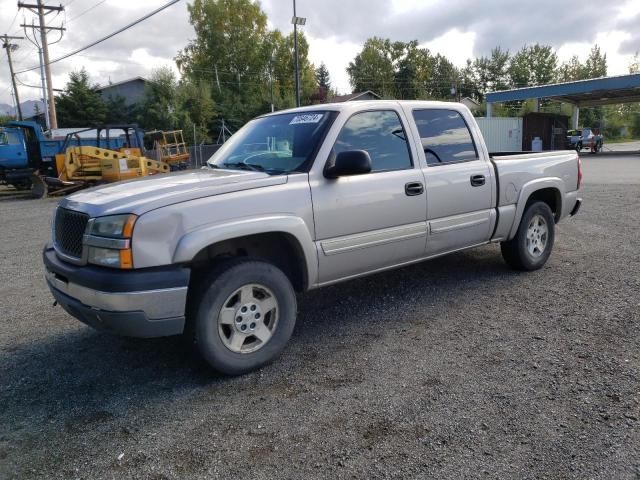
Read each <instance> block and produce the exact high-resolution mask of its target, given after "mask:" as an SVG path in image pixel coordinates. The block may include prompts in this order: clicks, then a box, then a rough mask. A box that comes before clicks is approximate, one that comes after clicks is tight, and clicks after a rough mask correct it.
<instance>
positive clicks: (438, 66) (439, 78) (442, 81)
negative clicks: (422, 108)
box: [427, 54, 460, 99]
mask: <svg viewBox="0 0 640 480" xmlns="http://www.w3.org/2000/svg"><path fill="white" fill-rule="evenodd" d="M431 64H432V67H431V70H432V75H431V82H430V84H428V88H427V92H428V96H429V98H437V99H450V98H451V88H452V87H454V86H456V87H457V86H458V83H459V77H460V72H458V70H457V69H456V67H455V66H454V65H453V63H451V62H450V61H449V60H448V59H447V58H446V57H445V56H443V55H440V54H437V55H436V56H435V57H433V58H432V62H431Z"/></svg>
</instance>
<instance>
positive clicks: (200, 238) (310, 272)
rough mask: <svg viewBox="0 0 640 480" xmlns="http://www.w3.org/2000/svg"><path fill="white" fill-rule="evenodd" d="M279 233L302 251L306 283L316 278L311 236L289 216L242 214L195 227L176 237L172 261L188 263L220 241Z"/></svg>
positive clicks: (315, 257)
mask: <svg viewBox="0 0 640 480" xmlns="http://www.w3.org/2000/svg"><path fill="white" fill-rule="evenodd" d="M279 232H281V233H287V234H289V235H292V236H293V237H294V238H295V239H296V240H297V242H298V244H299V246H300V250H301V251H302V253H303V254H304V258H305V263H306V269H307V278H308V279H309V284H310V285H311V284H314V283H315V282H316V280H317V278H318V259H317V252H316V249H315V246H314V242H313V238H312V237H311V233H310V232H309V229H308V228H307V225H306V223H305V222H304V220H303V219H301V218H299V217H296V216H293V215H267V216H260V217H246V218H240V219H234V220H232V221H228V222H223V223H216V224H212V225H207V226H205V227H202V228H199V229H198V230H195V231H192V232H189V233H187V234H186V235H184V236H183V237H182V238H181V239H180V241H179V242H178V244H177V246H176V249H175V252H174V254H173V260H172V263H187V262H190V261H191V260H192V259H193V258H194V257H195V256H196V254H197V253H198V252H200V251H201V250H202V249H204V248H206V247H208V246H209V245H213V244H215V243H219V242H222V241H224V240H231V239H234V238H239V237H245V236H248V235H256V234H260V233H279Z"/></svg>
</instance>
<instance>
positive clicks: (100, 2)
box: [67, 0, 107, 24]
mask: <svg viewBox="0 0 640 480" xmlns="http://www.w3.org/2000/svg"><path fill="white" fill-rule="evenodd" d="M72 1H73V0H72ZM106 1H107V0H100V1H99V2H98V3H96V4H95V5H93V6H92V7H89V8H87V9H86V10H84V11H83V12H82V13H79V14H78V15H76V16H75V17H71V18H70V19H69V20H68V21H67V24H69V23H71V22H73V21H74V20H76V19H78V18H80V17H82V16H83V15H86V14H87V13H89V12H90V11H91V10H93V9H94V8H97V7H99V6H100V5H102V4H103V3H104V2H106ZM70 3H71V2H70Z"/></svg>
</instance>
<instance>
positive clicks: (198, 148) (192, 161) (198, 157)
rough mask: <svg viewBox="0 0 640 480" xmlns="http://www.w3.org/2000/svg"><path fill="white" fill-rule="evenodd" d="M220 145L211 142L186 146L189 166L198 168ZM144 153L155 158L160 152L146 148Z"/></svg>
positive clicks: (158, 156)
mask: <svg viewBox="0 0 640 480" xmlns="http://www.w3.org/2000/svg"><path fill="white" fill-rule="evenodd" d="M221 146H222V144H212V145H205V144H202V145H195V146H192V147H188V150H189V168H200V167H203V166H204V165H205V164H206V163H207V160H209V159H210V158H211V156H212V155H213V154H214V153H216V152H217V151H218V149H219V148H220V147H221ZM146 155H147V156H148V157H149V158H154V159H156V160H159V159H160V152H159V151H158V150H147V152H146Z"/></svg>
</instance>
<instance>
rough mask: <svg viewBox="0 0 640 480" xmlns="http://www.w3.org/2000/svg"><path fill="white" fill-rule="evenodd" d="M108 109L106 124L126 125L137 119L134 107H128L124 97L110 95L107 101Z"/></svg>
mask: <svg viewBox="0 0 640 480" xmlns="http://www.w3.org/2000/svg"><path fill="white" fill-rule="evenodd" d="M105 105H106V107H107V111H106V115H105V123H110V124H117V123H120V124H124V123H129V122H131V119H132V118H135V114H133V109H132V107H130V106H128V105H127V103H126V101H125V98H124V97H123V96H122V95H115V96H112V95H110V96H109V97H108V98H107V100H106V101H105Z"/></svg>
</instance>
